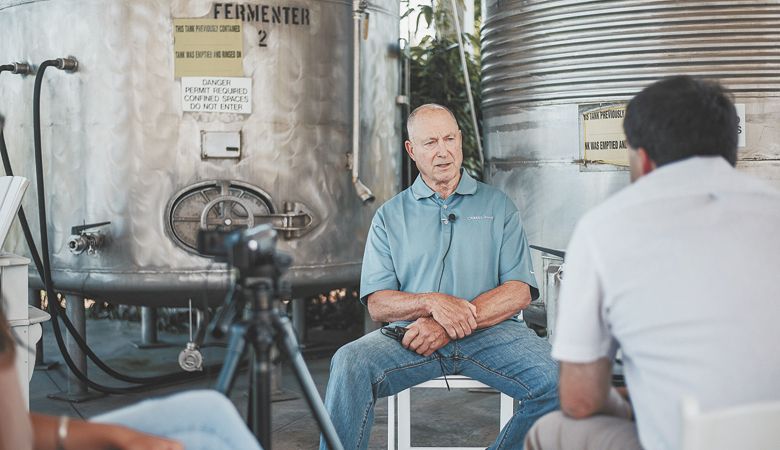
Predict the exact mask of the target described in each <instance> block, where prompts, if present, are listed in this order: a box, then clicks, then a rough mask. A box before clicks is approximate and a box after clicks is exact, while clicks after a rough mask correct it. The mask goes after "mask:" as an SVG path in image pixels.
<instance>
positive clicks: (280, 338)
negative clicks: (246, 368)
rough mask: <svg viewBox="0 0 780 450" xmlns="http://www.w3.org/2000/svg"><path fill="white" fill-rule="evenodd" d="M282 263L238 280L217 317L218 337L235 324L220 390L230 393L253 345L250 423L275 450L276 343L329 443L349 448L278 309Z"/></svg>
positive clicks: (266, 446) (340, 449)
mask: <svg viewBox="0 0 780 450" xmlns="http://www.w3.org/2000/svg"><path fill="white" fill-rule="evenodd" d="M279 256H280V255H277V256H276V258H278V257H279ZM276 258H274V259H276ZM281 264H284V263H281ZM278 265H280V264H279V262H278V261H275V262H272V263H268V264H266V265H265V267H261V268H260V270H259V271H253V272H255V273H254V274H257V272H260V273H259V275H260V276H257V277H254V276H253V277H251V278H247V277H243V276H242V277H241V278H240V279H239V281H238V282H237V283H236V284H235V287H234V289H233V291H232V294H230V297H229V298H228V301H227V302H226V304H225V306H224V308H223V313H222V314H221V317H220V318H219V320H215V328H214V331H213V334H215V335H220V334H222V333H224V330H225V329H226V328H227V325H221V324H220V322H222V323H229V324H230V325H229V333H228V336H229V339H228V349H227V355H226V356H225V363H224V365H223V367H222V370H221V371H220V373H219V378H218V379H217V385H216V389H217V390H218V391H219V392H221V393H223V394H225V395H229V394H230V391H231V389H232V388H233V384H234V382H235V380H236V376H237V374H238V366H239V363H240V361H241V359H242V358H243V356H244V354H245V353H246V352H247V351H248V350H249V349H250V347H251V351H252V353H251V360H252V362H251V367H250V372H249V408H248V417H247V424H248V425H249V429H250V430H251V431H252V432H253V433H254V435H255V436H256V437H257V440H258V441H259V442H260V444H261V445H262V446H263V449H264V450H270V449H271V369H272V365H273V362H272V361H271V350H272V348H273V347H274V345H276V348H277V349H278V350H279V352H280V353H281V354H282V355H283V356H285V357H286V358H287V359H288V360H289V361H290V362H291V363H292V369H293V372H294V373H295V377H296V378H297V379H298V382H299V383H300V385H301V388H302V390H303V395H304V397H305V398H306V402H307V403H308V405H309V409H310V410H311V412H312V414H313V415H314V418H315V419H316V420H317V423H318V425H319V427H320V430H321V431H322V434H323V436H324V438H325V442H327V444H328V447H329V448H330V449H332V450H343V446H342V445H341V441H340V440H339V437H338V435H337V434H336V429H335V428H334V426H333V423H332V422H331V420H330V417H329V416H328V413H327V411H326V410H325V405H324V404H323V403H322V399H321V398H320V395H319V392H317V387H316V385H315V384H314V380H313V379H312V377H311V374H310V373H309V371H308V369H307V368H306V363H305V362H304V361H303V356H301V352H300V350H299V348H298V342H297V338H296V337H295V331H294V329H293V327H292V324H291V322H290V319H289V318H287V316H286V314H284V313H283V312H281V311H280V310H279V308H278V307H277V304H278V283H279V270H278V267H277V266H278ZM254 274H253V275H254ZM241 316H243V317H242V318H241V319H240V320H234V319H235V318H236V317H241ZM247 344H249V346H247Z"/></svg>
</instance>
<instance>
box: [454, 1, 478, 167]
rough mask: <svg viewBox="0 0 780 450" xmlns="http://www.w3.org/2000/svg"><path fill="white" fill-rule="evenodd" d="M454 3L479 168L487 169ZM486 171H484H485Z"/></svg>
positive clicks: (459, 47)
mask: <svg viewBox="0 0 780 450" xmlns="http://www.w3.org/2000/svg"><path fill="white" fill-rule="evenodd" d="M450 1H451V2H452V20H453V21H454V22H455V34H456V35H457V36H458V50H459V51H460V65H461V67H462V68H463V80H464V81H465V82H466V95H467V96H468V99H469V109H470V110H471V124H472V125H473V126H474V139H475V140H476V141H477V153H478V155H479V167H485V157H484V156H483V154H482V140H481V139H480V134H479V127H478V126H477V110H476V109H474V97H473V96H472V95H471V80H469V68H468V67H467V66H466V52H465V51H464V49H463V36H461V31H460V19H458V7H457V5H456V4H455V0H450ZM483 170H484V169H483Z"/></svg>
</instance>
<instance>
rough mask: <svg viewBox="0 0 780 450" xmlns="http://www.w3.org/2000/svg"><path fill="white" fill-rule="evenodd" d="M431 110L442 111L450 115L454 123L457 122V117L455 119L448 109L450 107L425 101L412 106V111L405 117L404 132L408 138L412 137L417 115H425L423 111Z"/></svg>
mask: <svg viewBox="0 0 780 450" xmlns="http://www.w3.org/2000/svg"><path fill="white" fill-rule="evenodd" d="M432 111H444V112H446V113H447V114H449V115H450V117H452V120H454V121H455V123H456V124H457V123H458V121H457V119H455V114H453V113H452V111H450V109H449V108H447V107H446V106H442V105H439V104H436V103H426V104H424V105H420V106H418V107H417V108H414V111H412V113H411V114H409V118H407V119H406V132H407V134H408V135H409V138H410V139H411V137H412V131H413V130H414V125H415V123H416V122H417V120H418V119H419V116H421V115H425V114H423V113H426V112H432Z"/></svg>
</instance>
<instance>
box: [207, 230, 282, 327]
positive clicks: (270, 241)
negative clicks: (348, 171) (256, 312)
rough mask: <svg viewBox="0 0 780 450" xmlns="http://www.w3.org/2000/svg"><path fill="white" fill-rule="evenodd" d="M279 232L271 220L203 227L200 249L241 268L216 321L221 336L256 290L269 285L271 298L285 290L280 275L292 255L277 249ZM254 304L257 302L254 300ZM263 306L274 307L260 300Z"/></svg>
mask: <svg viewBox="0 0 780 450" xmlns="http://www.w3.org/2000/svg"><path fill="white" fill-rule="evenodd" d="M276 241H277V232H276V230H274V229H273V227H272V226H271V225H269V224H263V225H258V226H256V227H253V228H249V229H245V230H235V231H223V230H200V231H199V232H198V251H199V252H200V253H202V254H204V255H208V256H212V257H214V259H215V260H216V261H220V262H226V263H228V264H230V265H231V266H232V267H233V268H235V269H236V270H237V272H238V278H237V279H236V280H234V281H233V283H232V285H231V289H230V292H228V295H227V298H226V299H225V304H224V306H223V308H222V310H221V311H220V313H219V315H218V316H217V317H216V318H215V320H214V322H213V329H212V331H211V334H212V335H213V336H214V337H217V338H220V337H222V336H224V335H225V334H226V333H227V330H228V328H229V327H230V325H231V324H232V322H233V321H234V319H235V318H236V316H237V315H238V314H239V312H241V311H242V310H243V309H244V307H245V306H246V303H247V298H248V296H249V295H251V294H252V293H251V292H249V291H253V290H259V289H261V288H262V289H265V290H267V291H269V292H268V293H269V294H270V295H269V297H270V299H277V298H279V297H280V294H282V291H283V290H285V287H286V286H283V285H281V284H280V282H279V278H280V277H281V276H282V275H283V274H284V272H285V271H286V270H287V269H288V268H289V267H290V266H291V265H292V257H291V256H290V255H288V254H286V253H283V252H279V251H277V250H276ZM250 304H252V305H253V307H255V306H258V305H255V302H250ZM259 308H262V309H265V308H270V304H260V305H259Z"/></svg>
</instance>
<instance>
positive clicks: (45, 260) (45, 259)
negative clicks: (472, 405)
mask: <svg viewBox="0 0 780 450" xmlns="http://www.w3.org/2000/svg"><path fill="white" fill-rule="evenodd" d="M59 64H60V61H57V60H48V61H44V62H43V63H41V65H40V66H39V67H38V71H37V74H36V76H35V86H34V90H33V131H34V144H35V174H36V185H37V188H38V209H39V214H38V221H39V226H40V234H41V250H42V252H41V255H42V261H41V262H42V269H43V270H42V273H40V272H39V273H40V274H41V277H42V279H43V284H44V287H45V289H46V294H47V296H48V298H49V303H48V304H49V309H50V312H51V313H52V315H53V316H54V320H53V321H52V326H53V327H54V331H55V333H54V334H55V337H56V339H57V345H58V347H59V348H60V351H61V352H62V354H63V357H64V358H65V362H66V364H67V365H68V368H69V369H70V370H71V372H73V374H74V375H76V377H77V378H79V380H81V381H82V382H84V383H86V384H87V385H88V386H89V387H91V388H92V389H94V390H96V391H99V392H105V393H112V394H114V393H119V394H123V393H131V392H139V391H142V390H146V389H151V388H154V387H157V386H160V385H165V384H172V383H177V382H183V381H189V380H192V379H196V378H200V377H202V376H204V375H206V374H207V373H208V371H204V372H188V373H171V374H166V375H159V376H154V377H133V376H128V375H124V374H122V373H119V372H117V371H116V370H114V369H112V368H111V367H109V366H108V365H106V364H105V363H104V362H103V361H102V360H101V359H100V358H99V357H98V356H97V355H96V354H95V353H94V352H93V351H92V349H91V348H89V346H88V345H87V343H86V341H85V340H84V337H82V336H81V335H80V334H79V333H78V331H77V330H76V328H75V327H74V326H73V324H72V323H71V321H70V320H69V319H68V318H67V315H66V314H65V313H64V312H63V311H62V309H61V307H60V305H59V302H58V301H57V295H56V293H55V292H54V285H53V281H52V276H51V264H50V261H49V239H48V233H47V226H46V224H47V221H46V202H45V190H44V189H45V187H44V180H43V152H42V150H41V148H42V145H41V118H40V95H41V85H42V82H43V74H44V72H45V70H46V68H48V67H52V66H59ZM6 153H7V152H6ZM30 238H32V235H30ZM28 244H31V248H32V247H33V246H34V243H33V242H32V241H29V242H28ZM31 253H33V252H31ZM35 253H37V252H35ZM39 271H40V268H39ZM58 317H60V318H62V321H63V323H64V324H65V327H66V328H67V329H68V331H69V332H70V334H71V336H72V337H73V339H74V340H75V341H76V343H77V345H78V346H79V347H80V348H81V349H82V351H84V353H85V354H86V355H87V356H88V357H89V359H91V360H92V361H93V362H94V363H95V365H96V366H98V367H99V368H100V369H101V370H103V371H104V372H106V373H107V374H108V375H110V376H112V377H113V378H116V379H118V380H120V381H125V382H128V383H134V384H142V385H143V386H134V387H125V388H114V387H107V386H103V385H100V384H97V383H95V382H93V381H91V380H89V379H88V378H87V377H86V376H85V375H84V374H83V373H81V371H80V370H79V369H78V368H77V367H76V366H75V364H74V363H73V360H72V359H71V358H70V355H69V354H68V352H67V349H66V348H65V344H64V342H63V339H62V335H61V331H60V328H59V322H58V321H57V318H58ZM208 369H212V367H208Z"/></svg>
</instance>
